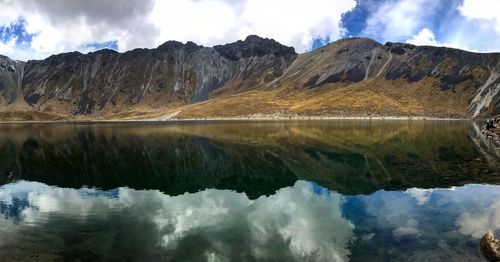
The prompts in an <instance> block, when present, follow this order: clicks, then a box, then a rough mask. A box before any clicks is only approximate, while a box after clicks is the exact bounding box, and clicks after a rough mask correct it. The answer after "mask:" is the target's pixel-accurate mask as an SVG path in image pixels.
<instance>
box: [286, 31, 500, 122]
mask: <svg viewBox="0 0 500 262" xmlns="http://www.w3.org/2000/svg"><path fill="white" fill-rule="evenodd" d="M304 70H308V71H306V72H304ZM499 72H500V54H496V53H492V54H480V53H471V52H466V51H462V50H458V49H452V48H444V47H430V46H414V45H410V44H401V43H387V44H385V45H381V44H379V43H377V42H375V41H373V40H371V39H366V38H351V39H343V40H339V41H336V42H334V43H331V44H329V45H327V46H325V47H323V48H322V49H319V50H315V51H313V52H310V53H306V54H303V55H301V56H300V57H299V59H297V61H296V63H295V64H294V66H293V67H292V68H290V70H288V73H287V74H286V75H285V76H284V77H283V80H282V82H287V81H288V82H295V83H296V82H301V83H303V84H302V85H300V86H301V87H305V88H313V87H318V86H322V85H325V84H332V83H346V84H349V83H358V82H362V81H367V80H371V79H384V80H386V81H387V82H389V83H390V82H395V81H401V82H403V83H406V84H412V83H421V82H423V81H425V80H429V79H432V80H433V81H434V82H435V83H436V84H435V85H436V87H437V89H436V88H434V87H433V88H434V89H435V90H436V91H438V92H447V91H449V92H452V93H455V92H464V91H467V90H469V89H470V90H473V91H471V93H475V94H474V96H470V95H469V96H470V105H469V113H470V115H471V116H473V117H476V116H479V115H481V114H483V115H484V114H487V115H496V114H499V113H500V106H499V104H500V77H499V76H500V73H499ZM300 78H302V79H300ZM426 85H429V84H428V83H427V84H426ZM488 110H489V112H488Z"/></svg>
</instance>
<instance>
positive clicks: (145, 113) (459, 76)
mask: <svg viewBox="0 0 500 262" xmlns="http://www.w3.org/2000/svg"><path fill="white" fill-rule="evenodd" d="M495 115H500V53H472V52H467V51H463V50H458V49H452V48H446V47H431V46H415V45H411V44H403V43H386V44H380V43H377V42H376V41H373V40H371V39H367V38H349V39H342V40H338V41H336V42H333V43H330V44H328V45H326V46H324V47H322V48H319V49H316V50H313V51H311V52H307V53H303V54H297V53H296V52H295V50H294V48H292V47H287V46H284V45H282V44H280V43H278V42H276V41H274V40H272V39H266V38H261V37H258V36H248V37H247V38H246V39H245V40H244V41H241V40H240V41H237V42H235V43H230V44H226V45H219V46H214V47H203V46H200V45H197V44H195V43H193V42H187V43H185V44H183V43H180V42H177V41H168V42H166V43H164V44H162V45H160V46H158V47H157V48H154V49H134V50H131V51H128V52H124V53H119V52H116V51H114V50H109V49H104V50H99V51H96V52H92V53H88V54H82V53H79V52H71V53H63V54H58V55H52V56H50V57H48V58H46V59H44V60H29V61H27V62H23V61H16V60H13V59H10V58H8V57H5V56H1V55H0V119H2V120H55V119H66V120H68V119H75V120H93V119H168V118H203V117H252V116H278V117H289V116H425V117H451V118H482V117H490V116H495Z"/></svg>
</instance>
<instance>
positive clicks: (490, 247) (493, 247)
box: [479, 230, 500, 261]
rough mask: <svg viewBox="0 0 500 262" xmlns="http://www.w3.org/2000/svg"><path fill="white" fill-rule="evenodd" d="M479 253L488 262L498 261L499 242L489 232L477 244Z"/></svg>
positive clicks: (499, 254)
mask: <svg viewBox="0 0 500 262" xmlns="http://www.w3.org/2000/svg"><path fill="white" fill-rule="evenodd" d="M479 245H480V247H481V252H482V253H483V255H484V257H485V258H486V259H487V260H488V261H500V240H498V239H496V238H495V236H494V235H493V232H491V230H488V232H487V233H486V235H484V236H483V237H482V238H481V241H480V242H479Z"/></svg>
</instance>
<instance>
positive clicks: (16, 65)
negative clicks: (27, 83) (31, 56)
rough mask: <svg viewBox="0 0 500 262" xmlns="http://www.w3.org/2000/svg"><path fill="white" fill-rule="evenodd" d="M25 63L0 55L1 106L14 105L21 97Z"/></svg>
mask: <svg viewBox="0 0 500 262" xmlns="http://www.w3.org/2000/svg"><path fill="white" fill-rule="evenodd" d="M23 67H24V63H23V62H19V61H14V60H12V59H10V58H8V57H5V56H2V55H0V105H2V106H5V105H8V104H11V103H13V102H14V101H15V100H16V98H17V96H18V95H19V91H20V88H19V87H20V86H21V81H22V76H23Z"/></svg>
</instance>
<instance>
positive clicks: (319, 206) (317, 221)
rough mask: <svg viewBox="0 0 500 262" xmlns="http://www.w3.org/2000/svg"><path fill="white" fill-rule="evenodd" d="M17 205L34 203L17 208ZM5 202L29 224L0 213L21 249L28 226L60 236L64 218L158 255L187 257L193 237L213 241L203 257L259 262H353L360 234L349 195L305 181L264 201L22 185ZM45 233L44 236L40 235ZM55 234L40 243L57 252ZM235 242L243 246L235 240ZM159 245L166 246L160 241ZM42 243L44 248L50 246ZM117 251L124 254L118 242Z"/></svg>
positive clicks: (229, 195)
mask: <svg viewBox="0 0 500 262" xmlns="http://www.w3.org/2000/svg"><path fill="white" fill-rule="evenodd" d="M13 203H28V204H26V205H24V206H22V205H20V206H16V205H14V204H13ZM0 204H4V205H8V206H9V205H10V206H12V208H13V209H16V212H18V211H21V212H20V213H21V222H20V223H16V224H8V222H9V220H7V221H5V217H3V216H0V233H3V235H1V234H0V249H1V248H2V243H3V242H4V243H7V244H9V245H12V246H16V247H19V246H23V245H25V243H24V241H23V242H19V239H22V238H23V237H24V235H25V234H22V233H20V232H19V231H18V230H21V229H22V228H23V226H25V225H32V226H31V227H30V228H29V232H31V234H29V235H30V236H33V235H35V236H34V237H35V238H36V237H43V236H44V235H47V233H46V232H54V231H51V230H54V228H56V229H57V230H55V232H60V224H59V223H60V222H59V221H61V219H67V221H72V222H75V221H76V222H77V223H78V224H79V225H84V226H85V225H89V226H90V228H92V225H93V223H97V224H98V225H105V224H113V225H114V226H113V227H105V228H102V231H103V232H90V233H89V234H91V235H90V236H87V237H88V239H98V238H99V236H103V235H108V236H110V238H112V236H113V235H114V234H119V235H120V236H125V235H127V234H137V235H134V238H137V239H147V240H148V241H151V242H152V243H151V244H150V245H144V244H139V245H138V247H137V248H138V250H140V251H141V252H144V249H147V248H151V249H153V250H154V251H155V252H156V253H155V254H159V252H170V253H171V254H175V253H176V252H177V251H178V252H182V247H181V248H179V245H182V244H185V242H186V241H188V242H189V239H190V238H189V237H191V239H206V240H207V241H209V242H210V245H211V247H207V246H206V245H205V246H203V245H201V246H198V247H197V248H198V249H197V252H199V253H201V254H203V253H204V251H207V252H208V251H210V253H209V254H206V255H207V256H210V257H213V256H216V257H221V258H228V257H231V256H230V255H228V253H227V252H230V251H231V249H234V248H236V249H237V250H233V252H236V253H241V254H248V255H250V256H251V257H255V258H256V259H257V260H259V258H260V259H261V260H266V259H267V260H275V259H276V258H283V257H293V258H294V259H295V260H304V259H310V260H318V261H329V260H334V261H347V260H348V256H349V254H350V251H349V249H348V244H349V242H350V241H351V240H352V239H353V236H354V235H353V229H354V226H353V225H352V223H351V222H350V221H348V220H346V219H345V218H344V217H343V214H342V204H343V197H342V196H341V195H339V194H338V193H334V192H330V191H327V190H325V192H323V194H321V195H316V194H314V192H313V187H312V185H311V183H309V182H304V181H298V182H297V183H296V184H295V185H294V186H293V187H287V188H283V189H280V190H279V191H277V192H276V194H275V195H273V196H269V197H266V196H261V197H260V198H258V199H256V200H250V199H248V197H247V196H246V195H245V194H244V193H237V192H234V191H229V190H215V189H207V190H204V191H200V192H198V193H194V194H190V193H186V194H183V195H179V196H167V195H164V194H162V193H160V192H159V191H153V190H149V191H137V190H132V189H128V188H120V189H118V191H117V193H116V194H109V192H108V193H107V192H102V191H98V190H93V189H80V190H75V189H65V188H57V187H50V186H47V185H44V184H41V183H36V182H18V183H13V184H8V185H5V186H2V187H0ZM64 221H66V220H64ZM130 221H134V222H132V223H130ZM87 223H88V224H87ZM124 225H129V226H128V227H124ZM133 226H135V227H137V228H136V229H135V228H132V227H133ZM67 227H69V226H67ZM113 228H114V229H113ZM16 229H17V230H16ZM39 229H40V230H41V231H43V232H41V233H40V234H37V233H33V232H37V230H39ZM106 230H111V232H106ZM113 230H115V231H113ZM116 230H118V231H119V232H118V231H116ZM122 231H123V232H122ZM61 234H63V232H62V233H61ZM92 234H95V236H94V235H92ZM140 234H144V236H142V235H140ZM36 235H38V236H36ZM50 237H51V238H52V240H51V242H39V245H42V246H43V244H48V245H51V246H50V247H51V252H53V253H58V252H61V251H62V250H59V251H56V250H54V248H55V247H54V246H53V242H57V241H56V240H54V239H55V238H56V237H59V236H58V235H57V234H55V235H52V236H50ZM93 237H95V238H93ZM233 239H241V240H242V241H241V243H232V242H231V241H232V240H233ZM157 240H159V241H161V242H160V243H158V242H155V241H157ZM115 241H117V240H115ZM124 241H127V242H128V240H126V239H125V240H124ZM280 241H281V243H280ZM26 242H30V241H26ZM87 244H88V245H92V244H97V245H99V246H98V248H95V249H93V250H94V251H95V252H102V253H104V254H108V253H109V250H106V249H105V247H106V246H105V245H104V246H103V245H101V244H102V243H87ZM114 244H116V242H114ZM132 244H133V243H132ZM127 245H130V243H127ZM42 246H39V247H38V248H40V249H43V248H41V247H42ZM63 248H64V247H63ZM85 248H87V249H89V248H90V247H89V246H85ZM110 248H113V251H114V252H115V251H116V250H115V249H114V245H110ZM32 249H34V248H33V247H30V249H29V250H32ZM129 252H134V250H129ZM111 253H112V252H111ZM20 255H21V257H22V255H23V254H20ZM193 255H195V254H190V256H193Z"/></svg>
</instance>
